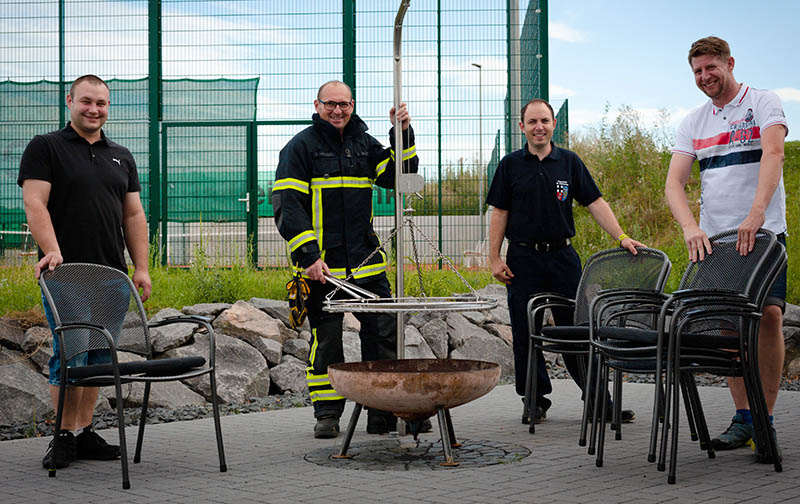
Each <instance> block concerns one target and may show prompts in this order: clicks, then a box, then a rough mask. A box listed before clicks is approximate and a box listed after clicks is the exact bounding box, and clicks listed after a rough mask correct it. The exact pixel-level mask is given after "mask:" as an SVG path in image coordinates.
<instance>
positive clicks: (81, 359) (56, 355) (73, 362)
mask: <svg viewBox="0 0 800 504" xmlns="http://www.w3.org/2000/svg"><path fill="white" fill-rule="evenodd" d="M119 295H120V298H119V299H117V301H118V302H119V304H120V313H119V315H120V316H119V322H118V323H117V324H114V327H108V330H109V331H110V332H111V334H112V335H113V336H114V338H115V339H116V338H117V336H118V335H119V333H120V331H121V330H122V323H123V321H124V319H125V314H126V313H127V308H128V305H127V303H126V304H124V305H123V303H125V300H126V299H128V296H129V295H130V289H129V287H128V285H127V283H120V285H119ZM42 305H43V307H44V315H45V317H46V318H47V324H48V325H49V326H50V332H51V333H52V336H53V356H52V357H50V361H49V362H48V367H49V369H50V371H49V373H50V375H49V378H48V383H50V385H56V386H57V385H59V384H60V383H61V344H60V343H59V341H58V336H57V335H56V333H55V331H54V330H53V329H55V327H56V320H55V317H54V316H53V311H52V310H51V309H50V305H49V304H48V302H47V298H45V296H44V293H42ZM115 318H116V317H115ZM109 362H111V354H110V353H109V351H108V350H105V349H95V350H89V351H88V352H83V353H80V354H77V355H75V356H73V357H72V358H70V359H69V360H68V361H67V367H76V366H88V365H91V364H108V363H109ZM71 381H72V380H70V382H71Z"/></svg>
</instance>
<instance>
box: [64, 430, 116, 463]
mask: <svg viewBox="0 0 800 504" xmlns="http://www.w3.org/2000/svg"><path fill="white" fill-rule="evenodd" d="M75 441H76V444H77V455H76V457H77V458H79V459H88V460H114V459H117V458H119V446H117V445H110V444H108V443H106V440H105V439H103V437H102V436H101V435H100V434H98V433H96V432H95V431H94V430H93V429H91V428H90V427H87V428H86V429H84V430H83V432H81V433H80V434H78V436H77V437H76V438H75Z"/></svg>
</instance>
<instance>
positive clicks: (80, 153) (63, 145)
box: [17, 123, 141, 273]
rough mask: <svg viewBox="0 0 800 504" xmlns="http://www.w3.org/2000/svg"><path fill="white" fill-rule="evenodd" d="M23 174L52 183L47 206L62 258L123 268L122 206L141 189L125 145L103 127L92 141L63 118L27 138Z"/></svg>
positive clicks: (21, 166)
mask: <svg viewBox="0 0 800 504" xmlns="http://www.w3.org/2000/svg"><path fill="white" fill-rule="evenodd" d="M27 179H36V180H44V181H47V182H50V184H51V188H50V198H49V200H48V202H47V210H48V211H49V212H50V219H51V220H52V222H53V228H54V229H55V233H56V240H58V246H59V248H60V249H61V255H62V257H63V258H64V262H92V263H97V264H103V265H106V266H111V267H114V268H117V269H119V270H121V271H125V272H126V273H127V271H128V267H127V265H126V263H125V241H124V236H123V232H122V205H123V201H124V200H125V196H126V195H127V193H129V192H139V191H141V186H140V185H139V176H138V174H137V171H136V162H135V161H134V159H133V155H132V154H131V153H130V151H129V150H128V149H126V148H125V147H123V146H121V145H119V144H117V143H114V142H112V141H111V140H109V139H108V138H106V136H105V133H102V132H101V139H100V140H99V141H97V142H95V143H94V144H90V143H89V142H88V141H86V139H85V138H83V137H81V136H80V135H78V133H77V132H76V131H75V130H74V129H72V126H71V125H70V124H69V123H67V126H66V127H65V128H64V129H62V130H59V131H54V132H51V133H48V134H46V135H36V136H35V137H33V140H31V141H30V143H29V144H28V146H27V147H26V148H25V152H24V153H23V154H22V160H21V161H20V166H19V178H18V179H17V183H18V184H19V185H20V186H22V183H23V182H24V181H25V180H27ZM42 257H44V254H43V253H42V250H41V249H39V258H40V259H41V258H42Z"/></svg>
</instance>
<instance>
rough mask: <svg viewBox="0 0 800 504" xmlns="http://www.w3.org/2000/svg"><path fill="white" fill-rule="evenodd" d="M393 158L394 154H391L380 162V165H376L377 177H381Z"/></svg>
mask: <svg viewBox="0 0 800 504" xmlns="http://www.w3.org/2000/svg"><path fill="white" fill-rule="evenodd" d="M393 158H394V156H391V157H388V158H386V159H384V160H383V161H381V162H380V163H378V166H376V167H375V178H378V177H380V176H381V174H383V172H385V171H386V167H387V166H389V160H390V159H393Z"/></svg>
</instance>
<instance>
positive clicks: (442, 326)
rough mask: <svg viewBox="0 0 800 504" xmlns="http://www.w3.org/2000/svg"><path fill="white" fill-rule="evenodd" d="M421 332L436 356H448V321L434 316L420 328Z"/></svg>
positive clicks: (441, 357)
mask: <svg viewBox="0 0 800 504" xmlns="http://www.w3.org/2000/svg"><path fill="white" fill-rule="evenodd" d="M420 333H421V334H422V337H423V338H424V339H425V342H426V343H427V344H428V347H429V348H430V349H431V351H432V352H433V354H434V355H435V356H436V358H438V359H446V358H447V353H448V352H447V322H445V321H444V320H442V319H440V318H432V319H431V320H429V321H428V322H427V323H426V324H425V325H424V326H422V327H421V328H420Z"/></svg>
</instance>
